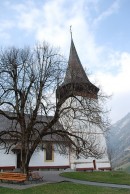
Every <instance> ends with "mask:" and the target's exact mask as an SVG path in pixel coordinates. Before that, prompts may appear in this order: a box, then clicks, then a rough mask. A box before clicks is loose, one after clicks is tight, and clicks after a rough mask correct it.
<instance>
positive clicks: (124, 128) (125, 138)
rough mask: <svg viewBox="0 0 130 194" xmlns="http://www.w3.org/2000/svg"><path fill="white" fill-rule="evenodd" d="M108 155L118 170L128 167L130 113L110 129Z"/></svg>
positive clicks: (129, 158) (129, 154)
mask: <svg viewBox="0 0 130 194" xmlns="http://www.w3.org/2000/svg"><path fill="white" fill-rule="evenodd" d="M107 144H108V154H109V155H110V157H111V158H112V164H113V166H114V167H118V168H129V167H130V113H128V114H127V115H126V116H125V117H124V118H122V119H121V120H119V121H118V122H116V123H115V124H114V125H112V126H111V127H110V132H109V135H108V141H107Z"/></svg>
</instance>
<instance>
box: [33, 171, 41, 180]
mask: <svg viewBox="0 0 130 194" xmlns="http://www.w3.org/2000/svg"><path fill="white" fill-rule="evenodd" d="M30 179H31V180H32V181H43V176H40V175H39V173H38V172H31V173H30Z"/></svg>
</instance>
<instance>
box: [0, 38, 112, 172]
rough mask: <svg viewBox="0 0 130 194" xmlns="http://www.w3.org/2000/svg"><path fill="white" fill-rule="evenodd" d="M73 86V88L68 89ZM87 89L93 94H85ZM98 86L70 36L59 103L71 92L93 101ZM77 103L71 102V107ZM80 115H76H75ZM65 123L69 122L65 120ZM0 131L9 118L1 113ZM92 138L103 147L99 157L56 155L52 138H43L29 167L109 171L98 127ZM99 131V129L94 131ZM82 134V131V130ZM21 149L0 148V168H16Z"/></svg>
mask: <svg viewBox="0 0 130 194" xmlns="http://www.w3.org/2000/svg"><path fill="white" fill-rule="evenodd" d="M72 88H73V89H72ZM88 88H91V90H92V91H93V93H88V92H87V91H88ZM98 91H99V89H98V88H97V87H96V86H95V85H94V84H92V83H91V82H90V81H89V79H88V77H87V75H86V73H85V70H84V69H83V66H82V64H81V62H80V59H79V57H78V54H77V51H76V48H75V45H74V41H73V38H72V37H71V46H70V54H69V60H68V67H67V69H66V74H65V78H64V81H63V83H62V84H61V85H60V86H58V88H57V90H56V95H57V98H58V99H60V98H62V96H64V95H67V100H66V101H65V102H64V104H63V106H64V107H65V106H66V104H67V103H68V102H69V101H70V100H71V96H72V92H73V94H74V95H75V96H77V99H79V98H80V97H83V98H93V99H94V100H97V93H98ZM75 105H76V106H78V104H75V103H74V106H75ZM79 116H80V115H79ZM63 121H64V119H63V120H61V125H63V127H66V126H64V122H63ZM68 122H71V121H70V120H68ZM0 123H1V125H0V131H2V130H3V129H4V128H5V127H8V125H9V121H7V118H5V117H4V116H2V115H1V116H0ZM80 125H81V124H80V123H79V122H78V123H77V122H76V123H73V128H74V131H73V132H74V133H77V132H75V131H76V128H78V127H80ZM96 130H97V131H96V138H97V140H96V141H98V142H100V147H101V148H102V147H103V148H104V152H103V155H102V157H100V158H95V157H94V156H93V157H87V158H84V157H82V156H81V157H76V155H75V154H74V153H72V152H71V150H69V148H68V151H67V153H66V154H65V155H63V154H60V153H59V152H57V151H56V147H57V146H56V141H54V140H53V142H51V143H47V142H50V140H49V139H48V138H45V139H44V142H46V145H47V149H39V150H37V151H35V152H34V154H33V156H32V158H31V160H30V163H29V169H30V170H61V169H64V170H65V169H72V170H77V171H87V170H111V166H110V162H109V159H108V155H107V146H106V142H105V137H104V134H103V133H101V131H100V130H99V129H96ZM98 130H99V131H98ZM84 133H86V132H84ZM86 149H87V148H86ZM20 160H21V152H20V145H19V144H17V145H15V146H14V148H13V149H12V150H10V151H9V153H8V154H7V153H5V150H0V170H1V171H4V170H15V169H19V168H20Z"/></svg>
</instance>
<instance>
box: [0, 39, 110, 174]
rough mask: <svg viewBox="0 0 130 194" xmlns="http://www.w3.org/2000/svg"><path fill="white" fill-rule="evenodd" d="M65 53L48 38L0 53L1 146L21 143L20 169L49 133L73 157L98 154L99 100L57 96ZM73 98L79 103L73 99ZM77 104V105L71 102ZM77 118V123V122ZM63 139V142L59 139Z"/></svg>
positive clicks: (101, 126)
mask: <svg viewBox="0 0 130 194" xmlns="http://www.w3.org/2000/svg"><path fill="white" fill-rule="evenodd" d="M66 64H67V63H66V62H65V60H64V58H63V57H62V56H61V55H60V54H59V53H58V51H57V50H56V49H55V48H52V47H51V46H49V45H48V44H47V43H45V42H44V43H43V44H42V45H37V46H36V48H35V49H34V50H31V49H30V48H24V49H18V48H14V47H13V48H8V49H5V50H1V53H0V115H2V116H3V118H6V119H7V120H8V127H7V128H6V129H3V130H2V131H1V132H0V147H1V148H5V149H6V151H7V152H9V150H11V149H12V148H13V147H14V145H17V144H18V143H20V145H21V158H22V163H21V169H22V171H23V172H25V173H28V166H29V162H30V159H31V156H32V154H33V153H34V151H35V150H36V148H38V146H39V145H40V146H41V145H42V146H44V137H46V136H49V135H51V137H53V139H54V140H55V141H57V144H59V148H60V149H59V151H61V152H62V153H65V152H66V147H70V149H71V150H72V151H73V152H76V153H77V156H79V155H84V156H85V157H89V156H94V157H101V155H102V154H103V150H102V149H101V146H99V142H98V141H97V130H96V128H97V127H98V128H99V129H100V130H99V133H101V134H102V133H104V132H105V130H106V128H107V124H108V122H107V120H106V119H105V117H104V109H103V99H104V96H101V95H100V94H99V97H98V100H97V99H95V98H92V97H86V98H84V97H77V96H76V95H74V94H73V95H72V96H71V98H70V97H69V96H66V95H65V96H62V97H61V98H59V97H58V94H57V95H55V91H56V88H57V87H58V86H59V85H60V83H61V81H62V77H63V75H64V69H65V68H66ZM76 103H77V104H76ZM74 105H76V106H74ZM79 121H80V122H79ZM60 139H62V142H64V144H60V143H59V142H60V141H59V140H60Z"/></svg>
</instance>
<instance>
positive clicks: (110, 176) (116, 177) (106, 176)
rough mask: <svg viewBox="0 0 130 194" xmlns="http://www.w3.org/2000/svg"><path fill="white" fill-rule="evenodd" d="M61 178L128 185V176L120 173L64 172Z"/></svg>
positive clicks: (129, 176)
mask: <svg viewBox="0 0 130 194" xmlns="http://www.w3.org/2000/svg"><path fill="white" fill-rule="evenodd" d="M61 176H64V177H67V178H73V179H79V180H86V181H95V182H105V183H115V184H127V185H130V174H128V173H126V172H121V171H108V172H99V171H98V172H65V173H62V174H61Z"/></svg>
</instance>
